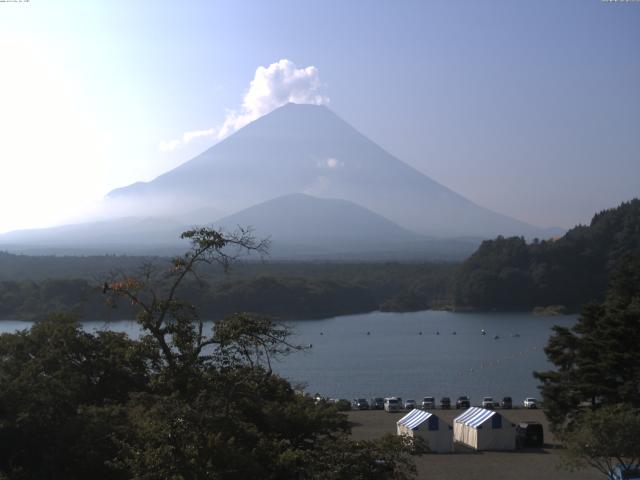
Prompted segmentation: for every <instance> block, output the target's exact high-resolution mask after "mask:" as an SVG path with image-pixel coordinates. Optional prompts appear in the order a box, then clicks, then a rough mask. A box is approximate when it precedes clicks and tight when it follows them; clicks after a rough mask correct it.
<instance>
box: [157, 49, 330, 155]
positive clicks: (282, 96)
mask: <svg viewBox="0 0 640 480" xmlns="http://www.w3.org/2000/svg"><path fill="white" fill-rule="evenodd" d="M322 88H323V84H322V82H321V81H320V74H319V72H318V69H317V68H316V67H314V66H313V65H311V66H308V67H305V68H298V67H297V66H296V64H295V63H293V62H292V61H291V60H287V59H282V60H279V61H278V62H275V63H272V64H271V65H269V66H268V67H263V66H260V67H258V68H257V69H256V72H255V74H254V76H253V80H251V83H250V84H249V88H248V89H247V91H246V93H245V95H244V98H243V100H242V106H241V107H240V109H238V110H228V111H227V116H226V118H225V120H224V122H223V123H222V125H221V126H220V127H217V128H216V127H213V128H208V129H204V130H196V131H192V132H185V133H183V134H182V139H181V140H178V139H176V140H169V141H163V142H160V145H159V146H158V149H159V151H161V152H169V151H172V150H175V149H176V148H178V147H180V146H182V145H184V144H186V143H188V142H190V141H191V140H193V139H194V138H201V137H211V138H214V139H218V140H221V139H223V138H225V137H227V136H228V135H230V134H232V133H233V132H235V131H236V130H239V129H240V128H242V127H244V126H245V125H247V124H248V123H251V122H253V121H254V120H257V119H258V118H260V117H262V116H263V115H266V114H267V113H269V112H271V111H273V110H275V109H276V108H278V107H281V106H282V105H285V104H286V103H289V102H292V103H306V104H312V105H325V104H327V103H329V98H328V97H327V96H325V95H323V94H322V93H321V90H322Z"/></svg>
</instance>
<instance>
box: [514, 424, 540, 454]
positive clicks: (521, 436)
mask: <svg viewBox="0 0 640 480" xmlns="http://www.w3.org/2000/svg"><path fill="white" fill-rule="evenodd" d="M516 444H517V445H518V446H519V447H520V448H523V447H538V448H539V447H542V446H543V445H544V430H543V429H542V424H540V423H538V422H522V423H519V424H518V425H517V426H516Z"/></svg>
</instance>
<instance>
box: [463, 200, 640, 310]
mask: <svg viewBox="0 0 640 480" xmlns="http://www.w3.org/2000/svg"><path fill="white" fill-rule="evenodd" d="M637 251H640V200H638V199H634V200H632V201H631V202H628V203H623V204H621V205H620V206H619V207H617V208H615V209H611V210H606V211H603V212H601V213H598V214H597V215H595V216H594V217H593V220H592V221H591V224H590V225H589V226H588V227H585V226H578V227H575V228H573V229H572V230H570V231H569V232H567V234H566V235H565V236H564V237H562V238H560V239H557V240H546V241H544V240H543V241H537V240H536V241H534V242H532V243H530V244H527V243H526V242H525V240H524V239H523V238H518V237H513V238H503V237H498V238H497V239H495V240H491V241H485V242H483V243H482V245H480V248H479V249H478V250H477V251H476V252H475V253H474V254H473V255H471V257H469V259H468V260H466V261H465V262H464V263H463V264H462V265H461V266H460V268H459V269H458V271H457V272H456V275H455V281H454V289H453V290H454V291H453V296H454V302H455V305H456V306H457V307H471V308H478V309H494V308H495V309H532V308H533V307H536V306H546V305H565V306H567V307H568V308H570V309H572V310H574V311H575V310H577V309H578V308H579V307H580V306H581V305H583V304H585V303H587V302H593V301H596V302H597V301H602V299H603V298H604V293H605V290H606V288H607V282H608V279H609V276H610V273H611V272H612V271H613V269H615V267H616V265H618V264H619V262H620V259H621V258H623V257H624V256H625V255H627V254H629V253H632V252H637Z"/></svg>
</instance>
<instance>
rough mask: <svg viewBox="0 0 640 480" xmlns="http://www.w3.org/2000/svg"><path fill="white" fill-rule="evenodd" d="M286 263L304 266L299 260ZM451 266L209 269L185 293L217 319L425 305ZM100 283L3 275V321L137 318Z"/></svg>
mask: <svg viewBox="0 0 640 480" xmlns="http://www.w3.org/2000/svg"><path fill="white" fill-rule="evenodd" d="M162 265H164V266H162ZM157 268H158V270H159V271H162V269H163V268H164V269H165V270H168V268H169V267H168V263H167V262H166V260H164V263H162V262H159V263H158V265H157ZM245 268H248V267H245ZM251 268H252V269H253V268H257V266H252V267H251ZM282 269H283V270H285V271H287V270H288V271H289V272H292V273H300V272H301V266H300V265H297V264H296V265H288V266H286V268H285V267H283V268H282ZM453 269H454V265H451V264H419V265H407V264H362V265H360V264H352V265H345V264H338V265H333V266H330V265H317V266H315V268H314V267H313V266H308V272H307V275H305V276H302V275H286V274H285V275H273V274H261V273H258V272H259V270H258V271H257V272H255V275H253V276H251V275H249V274H248V273H247V272H244V273H237V272H236V273H235V275H232V276H230V277H223V276H210V277H207V276H206V275H205V276H203V277H201V278H200V281H192V282H185V284H184V285H181V287H180V297H181V298H184V299H185V300H188V301H189V302H191V303H193V304H194V305H197V306H198V311H199V314H200V316H201V318H206V319H214V320H215V319H220V318H223V317H225V316H226V315H229V314H231V313H235V312H240V311H244V312H254V313H260V314H264V315H270V316H273V317H276V318H280V319H307V318H323V317H329V316H335V315H346V314H353V313H362V312H369V311H373V310H387V311H413V310H423V309H427V308H440V307H442V306H444V305H446V304H448V303H450V297H449V291H450V287H449V285H450V282H451V278H452V273H453ZM134 271H135V269H134V270H132V273H131V274H134V273H133V272H134ZM125 276H126V274H125ZM103 280H104V281H106V280H108V277H107V276H104V277H103ZM102 287H103V282H102V281H97V280H87V279H47V280H42V281H38V282H34V281H29V280H21V281H8V280H5V281H0V319H20V320H37V319H40V318H43V317H45V316H47V314H49V313H50V312H52V311H55V312H66V313H71V314H73V315H75V316H76V317H77V318H80V319H87V320H89V319H90V320H117V319H131V318H133V315H134V312H133V310H132V309H131V306H130V305H127V304H126V303H124V302H121V303H120V304H118V305H116V307H117V308H108V306H107V305H106V304H105V299H104V296H103V295H102Z"/></svg>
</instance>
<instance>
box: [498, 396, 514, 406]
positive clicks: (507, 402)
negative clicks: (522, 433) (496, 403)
mask: <svg viewBox="0 0 640 480" xmlns="http://www.w3.org/2000/svg"><path fill="white" fill-rule="evenodd" d="M500 406H501V407H502V408H513V400H512V399H511V397H503V398H502V401H501V402H500Z"/></svg>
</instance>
